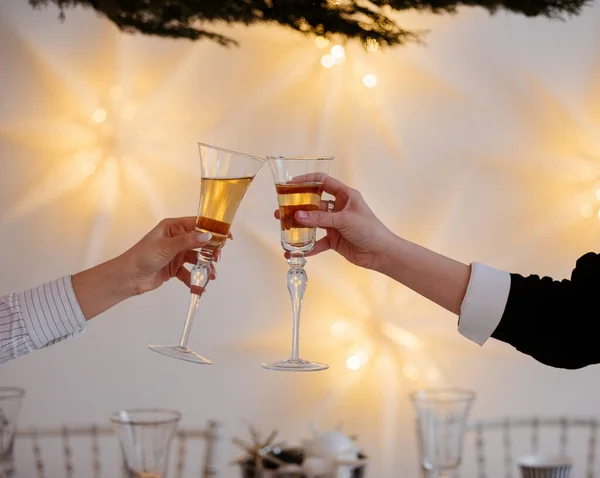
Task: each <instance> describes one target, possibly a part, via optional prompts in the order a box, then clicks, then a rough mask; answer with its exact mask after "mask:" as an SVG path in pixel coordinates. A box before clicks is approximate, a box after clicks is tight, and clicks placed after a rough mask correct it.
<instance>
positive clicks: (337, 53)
mask: <svg viewBox="0 0 600 478" xmlns="http://www.w3.org/2000/svg"><path fill="white" fill-rule="evenodd" d="M345 55H346V49H345V48H344V47H343V46H342V45H334V46H333V48H331V56H333V57H334V58H343V57H344V56H345Z"/></svg>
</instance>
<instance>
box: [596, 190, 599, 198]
mask: <svg viewBox="0 0 600 478" xmlns="http://www.w3.org/2000/svg"><path fill="white" fill-rule="evenodd" d="M596 199H598V200H600V189H597V190H596Z"/></svg>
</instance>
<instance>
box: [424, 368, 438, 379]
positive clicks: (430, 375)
mask: <svg viewBox="0 0 600 478" xmlns="http://www.w3.org/2000/svg"><path fill="white" fill-rule="evenodd" d="M425 377H426V378H427V380H428V381H430V382H437V381H439V380H440V378H442V377H441V375H440V372H439V371H438V370H436V369H434V368H430V369H429V370H427V373H426V374H425Z"/></svg>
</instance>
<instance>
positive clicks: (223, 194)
mask: <svg viewBox="0 0 600 478" xmlns="http://www.w3.org/2000/svg"><path fill="white" fill-rule="evenodd" d="M198 147H199V150H200V165H201V170H202V175H201V179H200V204H199V207H198V216H197V220H196V231H198V232H209V233H211V234H212V237H211V239H210V241H209V242H208V243H207V244H206V245H204V246H202V247H201V248H200V249H198V250H197V252H198V262H197V264H196V265H195V266H194V267H193V268H192V270H191V281H190V283H191V287H190V293H191V297H190V305H189V310H188V315H187V318H186V320H185V326H184V328H183V333H182V335H181V340H180V341H179V344H177V345H149V346H148V347H149V348H150V349H151V350H153V351H155V352H158V353H160V354H163V355H166V356H168V357H172V358H176V359H179V360H185V361H188V362H194V363H198V364H207V365H210V364H211V363H212V362H211V361H210V360H208V359H206V358H204V357H202V356H200V355H198V354H197V353H196V352H194V351H193V350H191V349H190V348H188V346H187V343H188V339H189V336H190V331H191V328H192V322H193V319H194V315H195V313H196V309H197V308H198V304H199V302H200V297H201V296H202V294H203V293H204V290H205V289H206V286H207V284H208V281H209V280H210V266H211V263H212V261H213V260H214V256H215V252H216V251H218V250H219V249H221V248H222V247H223V246H224V245H225V242H226V241H227V237H228V235H229V228H230V227H231V223H232V222H233V218H234V216H235V213H236V212H237V209H238V206H239V205H240V203H241V202H242V199H243V197H244V195H245V194H246V191H247V189H248V186H250V183H251V182H252V180H253V179H254V176H256V173H258V171H259V170H260V168H261V167H262V165H263V164H264V163H265V162H266V161H265V160H264V159H262V158H258V157H255V156H250V155H248V154H242V153H236V152H234V151H229V150H227V149H223V148H219V147H216V146H210V145H208V144H203V143H198Z"/></svg>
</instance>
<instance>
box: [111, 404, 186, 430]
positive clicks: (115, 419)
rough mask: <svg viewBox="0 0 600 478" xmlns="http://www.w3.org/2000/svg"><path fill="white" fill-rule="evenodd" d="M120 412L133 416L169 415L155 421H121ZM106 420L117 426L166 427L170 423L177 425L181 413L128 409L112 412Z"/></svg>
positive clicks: (163, 410)
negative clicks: (137, 414)
mask: <svg viewBox="0 0 600 478" xmlns="http://www.w3.org/2000/svg"><path fill="white" fill-rule="evenodd" d="M121 412H125V413H127V414H128V415H129V414H135V413H149V414H150V413H156V414H164V415H170V418H163V419H160V418H158V419H155V420H139V419H137V420H136V419H135V418H131V419H129V418H127V419H123V418H121V417H120V416H119V413H121ZM108 419H109V420H110V422H111V423H115V424H118V425H142V426H154V425H168V424H171V423H177V422H179V420H181V413H180V412H178V411H176V410H168V409H165V408H130V409H124V410H118V411H116V412H112V413H111V414H110V415H109V417H108Z"/></svg>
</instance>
